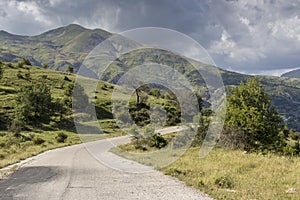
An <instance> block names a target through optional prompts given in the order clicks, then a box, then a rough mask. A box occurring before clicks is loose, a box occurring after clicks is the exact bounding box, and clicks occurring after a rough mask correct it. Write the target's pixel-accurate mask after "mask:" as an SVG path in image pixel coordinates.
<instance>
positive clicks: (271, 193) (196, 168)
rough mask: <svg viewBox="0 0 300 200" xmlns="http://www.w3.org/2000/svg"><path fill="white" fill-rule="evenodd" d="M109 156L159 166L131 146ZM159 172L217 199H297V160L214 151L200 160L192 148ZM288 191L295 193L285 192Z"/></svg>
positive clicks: (299, 187)
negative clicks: (116, 155) (117, 156)
mask: <svg viewBox="0 0 300 200" xmlns="http://www.w3.org/2000/svg"><path fill="white" fill-rule="evenodd" d="M126 151H127V152H126ZM112 152H114V153H116V154H118V155H120V156H123V157H125V158H129V159H132V160H135V161H137V162H140V163H143V164H146V165H150V166H154V167H155V163H154V162H153V161H157V162H159V160H156V158H154V159H153V158H152V159H148V160H147V159H146V160H145V159H144V158H145V157H142V156H141V155H142V154H143V153H145V152H140V153H139V151H137V150H135V149H134V147H133V146H132V144H126V145H121V146H119V148H117V147H115V148H114V149H112ZM129 152H130V153H129ZM128 155H130V156H131V157H129V156H128ZM156 156H157V157H158V156H161V157H160V160H162V161H163V160H166V159H168V158H166V157H165V155H164V154H163V153H161V154H157V155H156ZM149 160H152V162H149ZM158 170H160V171H162V172H163V173H164V174H166V175H170V176H174V177H176V178H178V179H179V180H181V181H183V182H185V183H186V184H187V185H189V186H192V187H194V188H196V189H198V190H200V191H202V192H204V193H206V194H208V195H210V196H211V197H213V198H216V199H245V200H246V199H247V200H248V199H300V193H299V191H300V181H299V180H300V158H299V157H283V156H279V155H273V154H269V155H260V154H255V153H244V152H242V151H239V150H230V149H223V148H215V149H214V150H213V151H211V152H210V153H209V155H208V156H207V157H205V158H203V159H202V158H200V157H199V148H195V147H193V148H189V149H188V150H187V151H186V152H185V153H184V155H183V156H181V157H180V158H179V159H177V160H176V161H175V162H173V163H171V164H170V165H167V166H166V167H163V168H158ZM291 188H295V189H296V192H295V193H293V189H292V190H291V192H287V191H288V190H289V189H291Z"/></svg>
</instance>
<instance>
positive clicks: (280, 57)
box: [0, 0, 300, 73]
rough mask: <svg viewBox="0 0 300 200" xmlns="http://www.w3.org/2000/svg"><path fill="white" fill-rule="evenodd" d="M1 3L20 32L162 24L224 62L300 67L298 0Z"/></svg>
mask: <svg viewBox="0 0 300 200" xmlns="http://www.w3.org/2000/svg"><path fill="white" fill-rule="evenodd" d="M0 8H6V9H5V11H4V10H3V9H0V18H1V20H0V29H4V30H7V31H9V32H12V33H17V34H28V35H33V34H38V33H41V32H43V31H46V30H49V29H51V28H55V27H59V26H62V25H67V24H70V23H78V24H81V25H83V26H86V27H88V28H103V29H106V30H108V31H112V32H120V31H125V30H128V29H132V28H138V27H145V26H157V27H165V28H170V29H174V30H177V31H180V32H182V33H185V34H187V35H189V36H191V37H192V38H194V39H195V40H197V41H198V42H199V43H200V44H202V45H203V46H204V47H205V48H206V49H207V50H208V52H209V53H210V54H211V55H212V57H213V58H214V60H215V61H216V63H217V64H218V65H219V66H221V67H224V68H229V67H230V68H231V69H233V70H237V71H243V72H248V73H259V72H262V71H263V72H265V71H268V70H273V71H274V70H277V71H278V70H281V69H283V70H285V69H284V68H293V67H299V61H300V58H299V54H300V13H299V12H300V2H299V1H298V0H291V1H285V0H277V1H274V0H265V1H262V0H201V1H200V0H190V1H182V0H127V1H121V0H100V1H99V0H84V1H83V0H73V1H69V0H35V1H34V0H23V1H22V0H0ZM266 73H267V72H266Z"/></svg>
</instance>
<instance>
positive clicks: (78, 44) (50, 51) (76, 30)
mask: <svg viewBox="0 0 300 200" xmlns="http://www.w3.org/2000/svg"><path fill="white" fill-rule="evenodd" d="M110 36H113V34H111V33H108V32H106V31H104V30H100V29H94V30H90V29H86V28H83V27H81V26H79V25H74V24H73V25H69V26H65V27H61V28H57V29H54V30H50V31H48V32H45V33H43V34H41V35H37V36H17V35H12V34H9V33H7V32H5V31H0V60H3V61H10V62H18V61H19V60H20V59H21V58H23V57H24V58H28V59H29V60H30V61H31V63H32V64H33V65H37V66H42V65H43V64H48V68H50V69H55V70H61V71H66V70H67V67H68V66H69V65H72V66H74V68H75V71H76V70H78V68H79V66H80V65H81V64H82V61H83V60H84V59H85V58H86V56H87V55H88V53H89V52H90V51H91V50H92V49H93V48H94V47H95V46H97V45H98V44H99V43H101V42H102V41H104V40H105V39H106V38H108V37H110ZM120 39H121V40H122V43H123V44H125V48H127V47H131V46H134V47H141V46H140V45H139V44H138V43H136V42H134V41H132V40H129V39H126V38H124V37H121V36H120ZM118 53H119V50H118V47H117V46H116V45H115V44H108V45H107V52H106V54H105V55H104V56H113V55H116V54H118ZM101 62H102V61H101V60H99V62H97V63H98V65H99V63H100V65H101V64H102V63H101ZM145 62H153V63H160V64H164V65H170V66H172V67H173V68H174V69H176V70H177V71H178V72H180V73H182V74H184V75H185V76H186V77H187V78H188V80H189V81H190V83H192V84H193V85H194V86H196V87H199V89H203V88H204V89H205V84H204V81H203V79H202V78H201V76H199V73H198V72H197V70H195V69H194V68H193V67H192V66H190V65H189V63H188V62H187V60H186V59H183V58H182V57H181V56H178V55H176V54H174V53H171V52H167V51H163V50H160V49H147V48H144V49H139V50H135V51H132V52H130V53H127V54H124V55H122V56H121V57H120V58H118V59H117V60H115V61H114V62H113V63H112V64H111V65H110V66H109V68H108V69H107V70H106V71H105V73H104V76H103V77H102V79H103V80H105V81H108V82H111V83H116V82H117V80H118V79H119V78H120V77H121V76H122V74H124V73H125V72H126V71H127V70H128V69H130V68H132V67H133V66H137V65H139V64H141V63H145ZM200 66H201V70H204V71H205V70H207V69H209V67H210V66H209V65H205V64H201V63H200ZM97 67H98V66H94V68H93V67H92V68H93V69H97ZM93 69H92V70H93ZM94 72H95V73H97V71H94ZM220 73H221V75H222V78H223V82H224V85H226V86H227V85H238V84H239V83H240V82H241V81H245V80H246V79H247V78H249V77H250V76H249V75H244V74H239V73H234V72H229V71H226V70H222V69H220ZM86 74H87V76H91V75H90V74H92V73H90V71H87V72H86ZM261 78H262V79H263V84H264V86H265V88H266V90H267V91H268V93H269V95H270V96H271V97H272V99H273V100H272V103H273V105H274V106H275V107H276V108H277V109H278V111H279V112H280V113H281V114H282V115H283V116H284V118H285V119H286V122H287V123H288V125H289V127H291V128H295V129H297V130H300V124H299V123H298V122H299V121H300V113H299V110H300V99H299V97H300V79H289V78H284V77H282V78H279V77H267V76H261Z"/></svg>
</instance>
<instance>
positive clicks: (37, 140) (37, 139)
mask: <svg viewBox="0 0 300 200" xmlns="http://www.w3.org/2000/svg"><path fill="white" fill-rule="evenodd" d="M32 142H33V144H35V145H41V144H43V143H44V142H45V140H44V139H43V138H41V137H39V136H36V137H34V138H33V140H32Z"/></svg>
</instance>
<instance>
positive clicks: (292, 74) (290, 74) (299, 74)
mask: <svg viewBox="0 0 300 200" xmlns="http://www.w3.org/2000/svg"><path fill="white" fill-rule="evenodd" d="M281 76H282V77H289V78H300V69H296V70H293V71H290V72H287V73H285V74H282V75H281Z"/></svg>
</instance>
